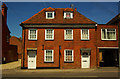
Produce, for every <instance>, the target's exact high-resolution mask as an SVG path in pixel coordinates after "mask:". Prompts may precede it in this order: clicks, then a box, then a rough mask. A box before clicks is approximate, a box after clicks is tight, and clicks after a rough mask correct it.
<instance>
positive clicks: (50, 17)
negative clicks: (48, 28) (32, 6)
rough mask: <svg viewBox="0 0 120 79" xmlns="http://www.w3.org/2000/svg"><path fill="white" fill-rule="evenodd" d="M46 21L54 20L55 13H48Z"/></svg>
mask: <svg viewBox="0 0 120 79" xmlns="http://www.w3.org/2000/svg"><path fill="white" fill-rule="evenodd" d="M46 19H54V12H46Z"/></svg>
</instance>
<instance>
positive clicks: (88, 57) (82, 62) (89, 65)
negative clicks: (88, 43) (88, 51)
mask: <svg viewBox="0 0 120 79" xmlns="http://www.w3.org/2000/svg"><path fill="white" fill-rule="evenodd" d="M82 58H83V56H82V55H81V68H84V67H82V65H83V64H82V63H83V62H82ZM88 58H89V67H88V68H90V55H88Z"/></svg>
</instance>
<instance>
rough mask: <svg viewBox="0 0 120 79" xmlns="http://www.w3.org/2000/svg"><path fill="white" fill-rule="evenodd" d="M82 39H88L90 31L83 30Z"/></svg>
mask: <svg viewBox="0 0 120 79" xmlns="http://www.w3.org/2000/svg"><path fill="white" fill-rule="evenodd" d="M82 39H88V29H82Z"/></svg>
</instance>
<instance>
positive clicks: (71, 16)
mask: <svg viewBox="0 0 120 79" xmlns="http://www.w3.org/2000/svg"><path fill="white" fill-rule="evenodd" d="M66 13H70V17H69V18H68V17H66ZM64 18H66V19H72V18H73V12H64Z"/></svg>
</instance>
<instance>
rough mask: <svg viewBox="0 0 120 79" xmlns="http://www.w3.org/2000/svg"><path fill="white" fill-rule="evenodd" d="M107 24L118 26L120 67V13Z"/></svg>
mask: <svg viewBox="0 0 120 79" xmlns="http://www.w3.org/2000/svg"><path fill="white" fill-rule="evenodd" d="M107 24H109V25H117V26H118V40H119V43H118V45H119V67H120V13H119V14H118V15H116V16H115V17H114V18H113V19H111V20H110V21H109V22H108V23H107Z"/></svg>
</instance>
